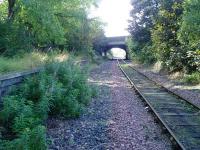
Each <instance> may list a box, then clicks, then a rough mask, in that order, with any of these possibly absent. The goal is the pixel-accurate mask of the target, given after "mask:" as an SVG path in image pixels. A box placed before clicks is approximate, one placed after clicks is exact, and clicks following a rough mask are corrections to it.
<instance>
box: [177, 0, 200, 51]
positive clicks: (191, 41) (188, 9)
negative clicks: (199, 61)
mask: <svg viewBox="0 0 200 150" xmlns="http://www.w3.org/2000/svg"><path fill="white" fill-rule="evenodd" d="M183 7H184V14H183V21H182V24H181V28H180V33H179V39H180V40H181V42H182V43H183V44H185V45H188V46H189V47H190V49H194V50H199V49H200V47H199V44H200V40H199V37H200V30H199V28H200V17H199V9H200V1H199V0H185V1H184V5H183Z"/></svg>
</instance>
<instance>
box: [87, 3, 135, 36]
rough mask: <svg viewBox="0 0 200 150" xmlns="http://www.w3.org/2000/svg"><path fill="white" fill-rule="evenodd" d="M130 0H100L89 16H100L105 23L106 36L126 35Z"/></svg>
mask: <svg viewBox="0 0 200 150" xmlns="http://www.w3.org/2000/svg"><path fill="white" fill-rule="evenodd" d="M130 1H131V0H101V1H100V3H99V8H93V9H92V13H91V16H92V17H100V18H101V19H102V21H103V22H105V23H106V24H107V26H106V27H105V33H106V36H108V37H110V36H122V35H128V34H129V33H128V31H127V30H126V28H127V27H128V19H129V14H130V10H131V4H130Z"/></svg>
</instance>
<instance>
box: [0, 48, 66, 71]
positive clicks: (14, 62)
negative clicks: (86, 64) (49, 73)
mask: <svg viewBox="0 0 200 150" xmlns="http://www.w3.org/2000/svg"><path fill="white" fill-rule="evenodd" d="M52 58H54V59H58V60H61V61H63V60H66V59H67V58H68V54H67V53H62V54H60V53H42V52H38V51H35V52H32V53H27V54H24V55H23V56H16V57H13V58H6V57H3V56H0V75H2V74H6V73H10V72H17V71H24V70H30V69H33V68H36V67H39V66H42V65H44V63H45V62H46V61H47V60H48V59H52Z"/></svg>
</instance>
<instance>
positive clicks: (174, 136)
mask: <svg viewBox="0 0 200 150" xmlns="http://www.w3.org/2000/svg"><path fill="white" fill-rule="evenodd" d="M117 62H118V66H119V68H120V70H121V71H122V73H123V74H124V75H125V77H126V78H127V79H128V81H129V82H130V84H131V85H132V87H133V88H134V89H135V90H136V92H137V93H138V94H139V95H140V96H141V98H142V99H143V100H144V101H145V102H146V103H147V104H148V106H149V107H150V109H151V110H152V112H153V113H154V115H155V116H156V117H157V118H158V119H159V121H160V122H161V124H162V125H163V126H164V127H165V128H166V129H167V131H168V133H169V134H170V135H171V136H172V137H173V139H174V140H175V142H176V143H177V145H178V146H179V148H181V149H183V150H186V148H185V146H184V145H183V143H182V142H181V141H180V140H179V138H178V137H177V136H176V134H175V133H174V132H173V131H172V129H171V128H170V127H169V126H168V125H167V123H166V122H165V121H164V120H163V118H162V117H161V116H160V114H159V113H158V112H157V111H156V110H155V108H154V107H153V106H152V104H151V103H150V102H149V101H148V100H147V98H146V96H144V95H143V93H142V92H141V91H140V90H139V89H138V88H137V86H136V84H135V83H134V82H133V81H132V80H131V79H130V77H129V76H128V75H127V73H126V72H125V71H124V69H123V68H122V66H121V64H120V62H119V60H117ZM129 67H130V66H129ZM134 70H135V69H134ZM135 71H136V72H138V71H137V70H135ZM138 73H139V74H141V75H143V74H142V73H141V72H138ZM143 76H145V75H143ZM145 77H146V76H145ZM147 79H148V80H150V81H152V80H151V79H149V78H148V77H147ZM153 82H154V83H156V82H155V81H153ZM156 85H157V86H159V87H161V88H164V89H166V88H165V87H163V86H160V85H158V84H157V83H156ZM167 92H169V93H172V92H171V91H168V90H167ZM173 95H174V94H173ZM175 96H176V95H175ZM178 98H181V99H183V98H182V97H178ZM186 102H187V103H188V101H186ZM189 104H190V105H192V106H194V107H195V108H198V109H199V107H196V106H195V105H193V104H192V103H189ZM161 115H162V114H161ZM180 116H182V114H181V115H180ZM189 116H190V115H189ZM188 125H189V124H185V125H181V124H180V126H188ZM191 126H192V125H191ZM195 126H197V125H196V124H195Z"/></svg>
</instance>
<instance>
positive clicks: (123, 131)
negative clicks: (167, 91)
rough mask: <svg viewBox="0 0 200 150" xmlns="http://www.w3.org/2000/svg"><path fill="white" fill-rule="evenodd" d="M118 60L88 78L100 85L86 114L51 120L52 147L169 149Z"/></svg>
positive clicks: (67, 149)
mask: <svg viewBox="0 0 200 150" xmlns="http://www.w3.org/2000/svg"><path fill="white" fill-rule="evenodd" d="M116 64H117V63H116V62H115V61H109V62H105V63H103V64H102V65H101V66H99V68H97V69H95V70H93V71H92V73H91V77H90V79H89V81H90V82H91V83H92V84H97V85H98V86H99V96H98V98H95V99H93V101H92V102H91V105H90V106H89V107H88V108H87V109H86V110H85V111H84V113H83V115H82V116H81V117H80V118H78V119H74V120H65V121H62V120H57V119H53V118H52V119H49V124H48V137H49V138H50V139H51V140H52V141H53V143H52V145H51V146H50V147H49V149H52V150H56V149H59V150H168V149H169V150H170V149H172V148H171V147H172V146H171V142H170V141H169V138H168V137H167V136H166V135H163V134H162V132H161V129H160V126H159V125H158V124H156V123H155V121H154V118H153V117H152V115H151V114H149V113H148V112H147V109H146V108H145V106H144V104H143V102H142V101H141V100H140V99H139V98H138V96H137V95H136V94H135V92H134V91H133V90H132V89H131V88H130V85H129V83H128V81H127V80H126V79H125V78H124V76H123V74H122V73H121V71H120V70H119V68H118V67H117V65H116Z"/></svg>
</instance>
